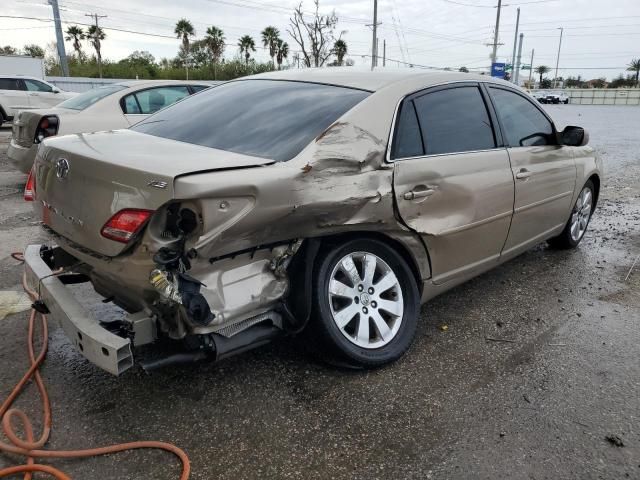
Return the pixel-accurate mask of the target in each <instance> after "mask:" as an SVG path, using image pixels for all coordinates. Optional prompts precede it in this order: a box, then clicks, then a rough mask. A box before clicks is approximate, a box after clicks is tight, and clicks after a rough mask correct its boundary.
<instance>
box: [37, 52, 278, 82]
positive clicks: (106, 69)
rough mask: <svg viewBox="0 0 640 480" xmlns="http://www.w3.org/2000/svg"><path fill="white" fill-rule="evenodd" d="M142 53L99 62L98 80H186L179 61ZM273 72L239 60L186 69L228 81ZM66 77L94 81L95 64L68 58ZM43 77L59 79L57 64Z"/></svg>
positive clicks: (49, 66)
mask: <svg viewBox="0 0 640 480" xmlns="http://www.w3.org/2000/svg"><path fill="white" fill-rule="evenodd" d="M140 53H144V52H134V53H133V54H131V55H130V56H129V57H127V58H125V59H123V60H120V61H119V62H112V61H109V60H103V61H102V77H103V78H131V79H135V78H139V79H140V80H143V79H147V80H148V79H154V80H186V78H187V73H186V70H185V69H184V68H183V67H181V66H178V65H179V62H176V61H168V62H165V61H163V62H161V64H160V65H159V64H158V63H156V62H155V61H152V59H153V56H150V55H149V57H150V58H149V57H147V56H145V55H140ZM271 70H273V65H272V64H271V62H269V63H257V62H255V61H253V60H252V61H250V62H249V63H248V64H245V62H244V61H241V60H239V59H235V60H231V61H225V62H222V63H219V64H216V65H214V64H209V65H203V66H199V67H195V68H189V79H190V80H232V79H234V78H238V77H244V76H246V75H254V74H256V73H263V72H268V71H271ZM69 74H70V75H71V76H72V77H89V78H98V77H99V74H98V62H97V60H96V59H95V57H92V58H90V59H87V60H85V61H83V62H80V61H78V59H77V58H73V57H69ZM47 75H50V76H60V75H62V71H61V69H60V65H59V64H58V63H53V62H48V63H47Z"/></svg>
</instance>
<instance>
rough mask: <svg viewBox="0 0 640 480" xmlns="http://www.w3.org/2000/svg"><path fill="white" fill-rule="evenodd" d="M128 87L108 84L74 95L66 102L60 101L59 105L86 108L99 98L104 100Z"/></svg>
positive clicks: (77, 108) (78, 108) (79, 108)
mask: <svg viewBox="0 0 640 480" xmlns="http://www.w3.org/2000/svg"><path fill="white" fill-rule="evenodd" d="M125 88H127V87H124V86H122V85H108V86H106V87H98V88H94V89H92V90H89V91H87V92H84V93H81V94H80V95H77V96H75V97H72V98H70V99H68V100H65V101H64V102H62V103H60V104H59V105H58V107H62V108H70V109H71V110H84V109H85V108H88V107H90V106H91V105H93V104H94V103H96V102H97V101H98V100H102V99H103V98H105V97H108V96H109V95H112V94H114V93H116V92H119V91H120V90H124V89H125Z"/></svg>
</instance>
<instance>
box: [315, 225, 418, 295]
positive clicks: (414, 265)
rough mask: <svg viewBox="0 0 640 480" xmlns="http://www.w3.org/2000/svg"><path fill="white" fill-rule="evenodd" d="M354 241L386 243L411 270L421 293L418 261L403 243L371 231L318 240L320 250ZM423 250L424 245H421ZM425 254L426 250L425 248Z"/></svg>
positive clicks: (342, 234)
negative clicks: (369, 240) (368, 240)
mask: <svg viewBox="0 0 640 480" xmlns="http://www.w3.org/2000/svg"><path fill="white" fill-rule="evenodd" d="M355 239H358V240H360V239H371V240H377V241H380V242H383V243H386V244H387V245H389V246H390V247H393V249H394V250H395V251H396V252H397V253H399V254H400V256H401V257H402V258H403V260H404V261H405V262H407V265H408V266H409V268H410V269H411V273H412V274H413V278H414V280H415V281H416V285H417V286H418V291H419V292H420V293H422V287H423V284H424V279H423V274H422V273H421V269H420V267H419V265H418V260H417V259H416V258H415V256H414V255H413V254H412V253H411V249H410V248H409V247H408V246H407V245H406V244H405V243H403V242H401V241H400V240H398V239H397V238H394V237H392V236H390V235H387V234H385V233H381V232H372V231H357V232H348V233H339V234H335V235H327V236H326V237H320V238H318V240H319V241H320V242H321V248H323V247H326V246H335V245H338V244H340V243H344V242H347V241H349V240H355ZM423 248H424V245H423ZM425 254H426V248H425Z"/></svg>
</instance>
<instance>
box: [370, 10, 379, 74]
mask: <svg viewBox="0 0 640 480" xmlns="http://www.w3.org/2000/svg"><path fill="white" fill-rule="evenodd" d="M377 41H378V0H373V40H372V41H371V70H373V67H375V66H376V55H377V53H378V52H376V42H377Z"/></svg>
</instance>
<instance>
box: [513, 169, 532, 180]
mask: <svg viewBox="0 0 640 480" xmlns="http://www.w3.org/2000/svg"><path fill="white" fill-rule="evenodd" d="M530 176H531V172H530V171H529V170H527V169H526V168H521V169H520V171H519V172H518V173H516V178H517V179H518V180H525V179H527V178H529V177H530Z"/></svg>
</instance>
